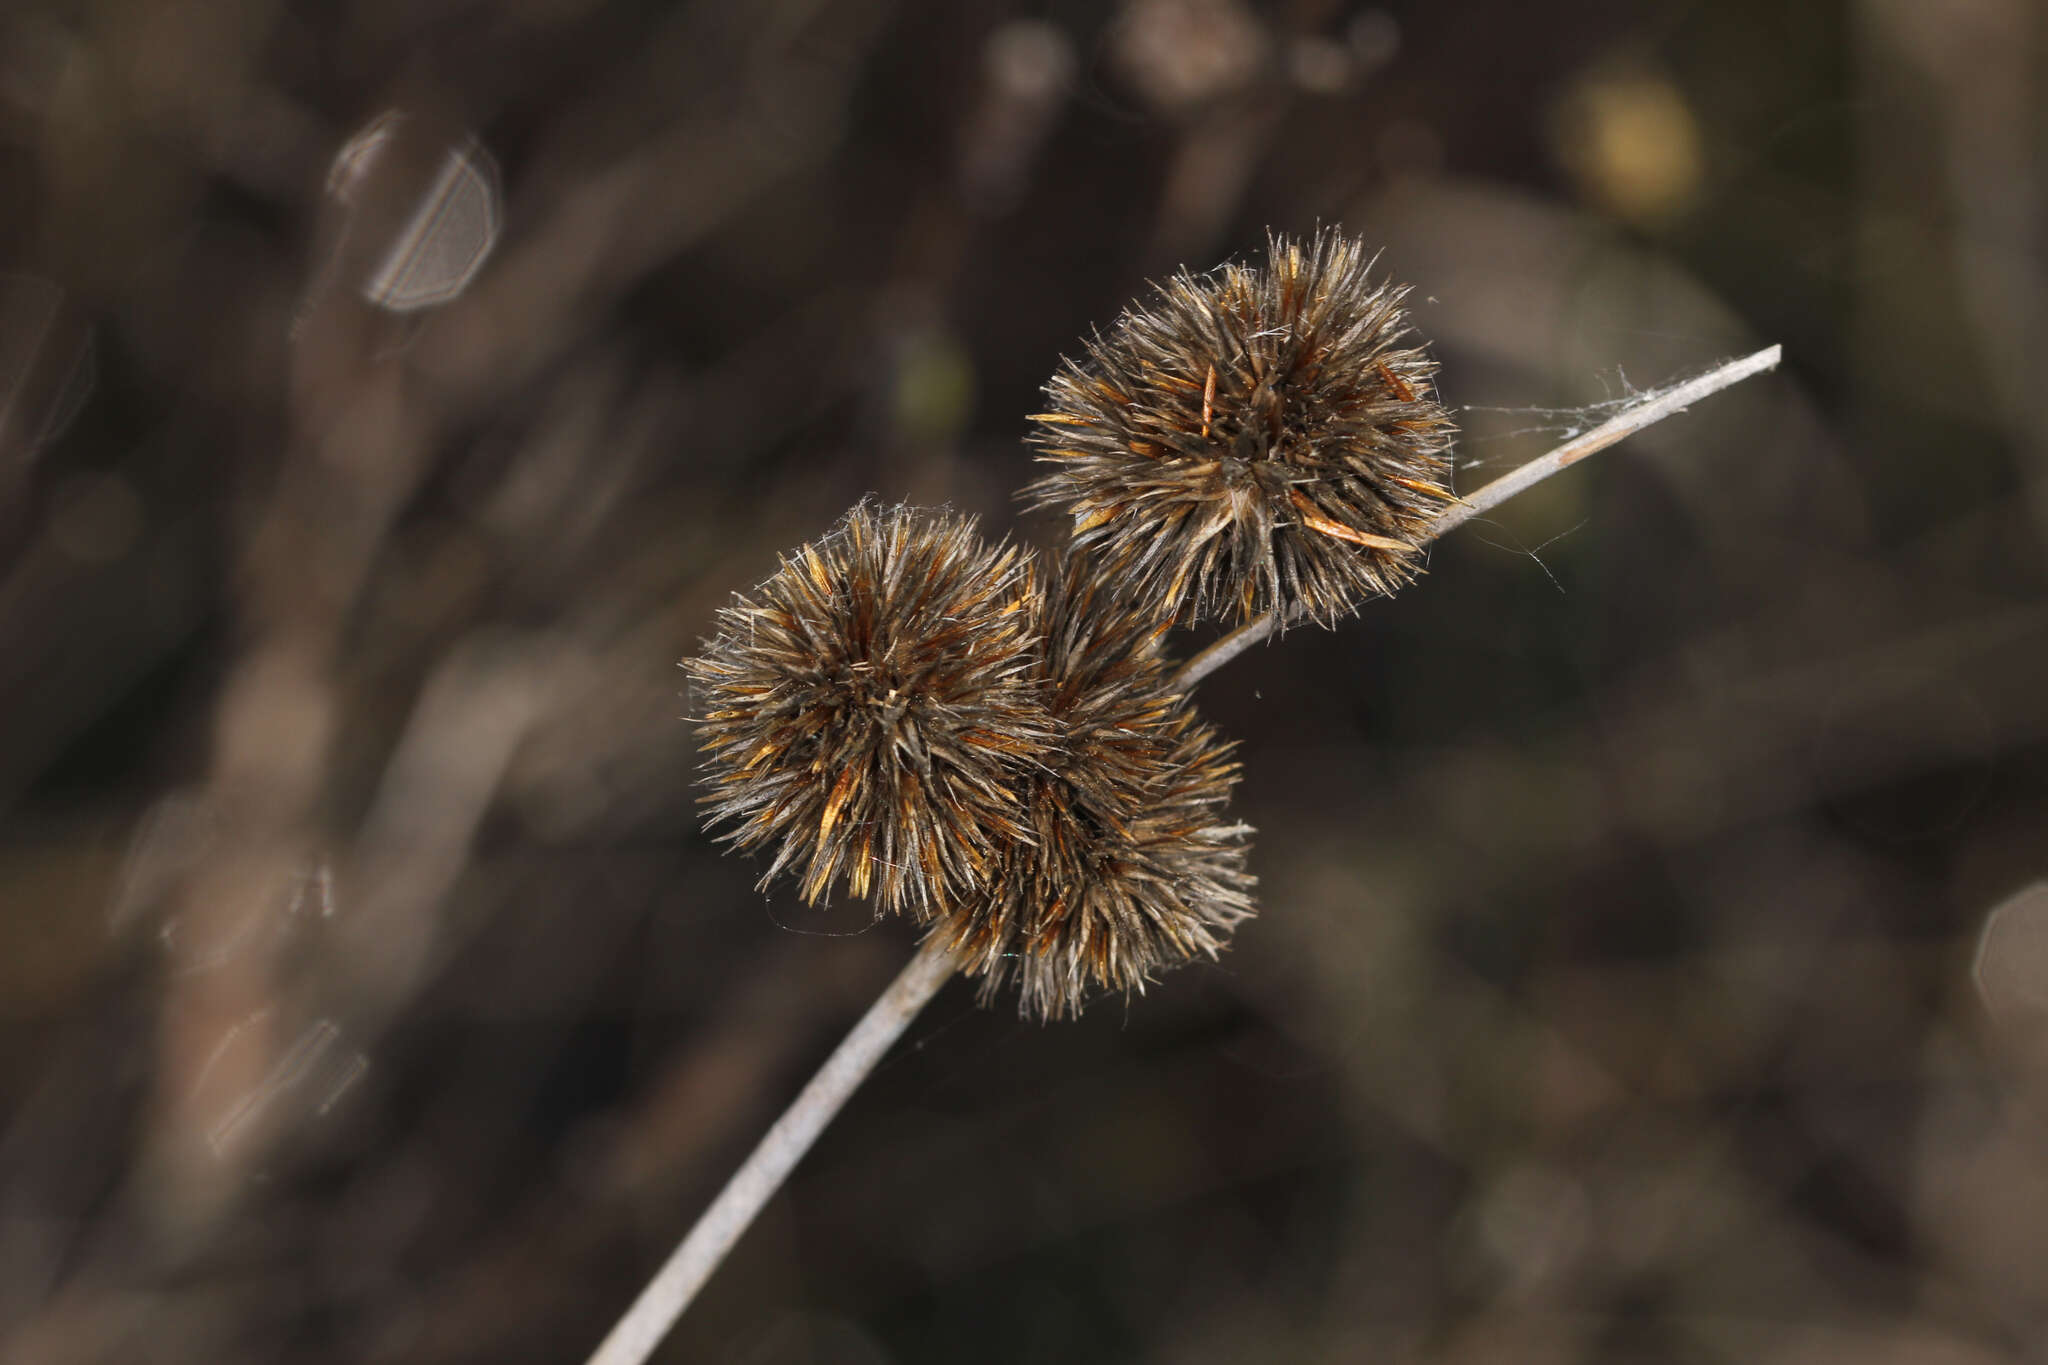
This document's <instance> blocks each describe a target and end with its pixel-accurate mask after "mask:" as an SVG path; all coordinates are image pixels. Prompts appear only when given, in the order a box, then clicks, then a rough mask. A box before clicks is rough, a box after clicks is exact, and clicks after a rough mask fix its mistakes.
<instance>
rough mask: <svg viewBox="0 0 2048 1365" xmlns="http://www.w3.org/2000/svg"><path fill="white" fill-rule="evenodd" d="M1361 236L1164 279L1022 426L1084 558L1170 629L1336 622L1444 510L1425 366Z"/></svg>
mask: <svg viewBox="0 0 2048 1365" xmlns="http://www.w3.org/2000/svg"><path fill="white" fill-rule="evenodd" d="M1405 293H1406V291H1405V290H1404V289H1402V288H1400V287H1398V286H1395V285H1391V284H1385V283H1375V282H1374V281H1373V279H1372V258H1371V257H1370V256H1369V255H1368V254H1367V253H1366V250H1365V248H1364V246H1363V245H1362V244H1360V243H1359V242H1357V241H1354V240H1352V239H1350V238H1347V237H1344V236H1341V235H1339V234H1337V233H1335V232H1329V231H1325V232H1321V233H1318V234H1317V235H1316V237H1315V238H1314V239H1313V240H1312V241H1310V242H1309V243H1307V244H1306V245H1304V244H1303V243H1301V242H1299V241H1296V240H1294V239H1292V238H1288V237H1284V236H1281V235H1278V234H1274V235H1273V236H1272V237H1270V238H1269V241H1268V248H1267V262H1266V266H1265V268H1264V269H1253V268H1250V267H1246V266H1240V265H1226V266H1224V267H1222V268H1221V269H1219V270H1216V271H1214V272H1213V273H1211V274H1208V275H1201V276H1196V275H1190V274H1187V273H1186V272H1183V273H1181V274H1180V275H1177V276H1175V277H1174V278H1173V279H1172V280H1170V281H1169V282H1168V283H1166V284H1165V285H1163V286H1161V287H1159V288H1158V290H1157V291H1156V294H1155V297H1154V298H1153V299H1152V301H1151V303H1150V304H1149V305H1148V306H1144V307H1136V308H1132V309H1130V310H1129V311H1127V312H1125V314H1124V315H1123V316H1122V317H1121V318H1119V319H1118V320H1117V323H1116V325H1115V327H1114V328H1112V329H1111V331H1110V333H1109V335H1108V336H1107V337H1100V336H1098V337H1096V338H1095V339H1094V340H1092V341H1090V342H1089V343H1088V345H1087V354H1086V358H1085V359H1084V360H1082V361H1078V362H1077V361H1073V360H1068V361H1065V362H1063V363H1062V365H1061V366H1060V369H1059V372H1058V373H1057V374H1055V375H1054V376H1053V378H1052V381H1051V383H1049V384H1048V385H1047V386H1046V394H1047V397H1049V398H1050V399H1051V401H1052V409H1051V411H1049V412H1044V413H1040V414H1038V415H1037V416H1036V417H1035V418H1034V419H1033V420H1034V421H1036V422H1037V423H1038V424H1039V429H1038V431H1037V432H1036V433H1034V435H1033V438H1032V439H1033V442H1034V444H1036V445H1037V447H1038V449H1039V458H1040V460H1042V461H1045V462H1048V463H1050V464H1052V465H1053V466H1055V467H1054V469H1053V471H1052V472H1051V473H1049V474H1046V475H1044V476H1043V477H1041V478H1040V479H1038V480H1037V481H1036V482H1034V483H1033V484H1031V486H1030V487H1029V488H1027V489H1026V490H1025V493H1024V496H1025V498H1026V500H1027V502H1028V504H1029V505H1030V506H1031V507H1033V508H1051V507H1058V508H1064V509H1065V510H1066V511H1067V512H1068V513H1069V514H1070V515H1071V516H1072V518H1073V537H1074V539H1073V543H1074V547H1075V549H1076V550H1077V551H1079V552H1081V553H1084V554H1088V555H1090V556H1092V557H1094V558H1096V559H1097V560H1098V561H1099V562H1100V567H1101V573H1102V575H1103V577H1104V579H1105V580H1106V581H1108V582H1111V583H1114V584H1115V585H1117V587H1118V589H1119V590H1120V591H1122V592H1123V593H1125V594H1126V595H1128V596H1130V597H1132V598H1133V599H1135V600H1137V601H1141V602H1145V603H1150V604H1153V606H1154V608H1155V609H1156V610H1158V611H1159V612H1160V613H1161V614H1162V615H1163V616H1166V617H1169V618H1173V619H1200V618H1213V617H1223V618H1231V619H1234V620H1235V621H1237V622H1240V623H1242V622H1245V621H1249V620H1252V619H1253V618H1255V617H1259V616H1263V615H1266V614H1268V613H1274V614H1276V615H1277V617H1278V618H1279V621H1280V623H1281V624H1282V625H1283V626H1284V625H1285V624H1286V623H1287V622H1288V621H1289V620H1291V619H1294V618H1298V617H1306V618H1307V619H1309V620H1312V621H1315V622H1317V623H1318V624H1321V625H1331V624H1333V623H1334V622H1335V621H1337V620H1338V619H1339V618H1340V617H1343V616H1345V615H1347V614H1349V613H1350V612H1352V611H1353V610H1355V609H1356V608H1357V606H1358V604H1359V603H1360V602H1361V601H1363V600H1365V599H1366V598H1368V597H1371V596H1374V595H1376V594H1380V593H1385V592H1391V591H1392V590H1394V589H1395V588H1398V587H1399V586H1401V585H1402V584H1403V583H1406V582H1408V581H1409V580H1410V579H1411V578H1413V577H1414V575H1415V573H1416V571H1417V569H1416V562H1417V550H1418V543H1419V541H1420V539H1421V538H1422V537H1423V535H1424V534H1425V533H1426V532H1427V531H1428V529H1429V526H1430V523H1431V521H1432V520H1433V519H1434V518H1435V517H1436V515H1437V514H1438V513H1439V512H1441V511H1443V510H1444V507H1445V506H1446V504H1448V503H1450V502H1452V501H1454V499H1453V497H1452V494H1451V493H1450V490H1449V488H1448V487H1447V483H1446V480H1447V477H1448V473H1449V467H1450V466H1449V457H1448V449H1449V445H1450V438H1451V430H1452V429H1451V422H1450V417H1449V414H1448V413H1446V412H1445V411H1444V409H1443V408H1442V407H1441V406H1439V405H1438V404H1437V403H1436V401H1435V400H1434V399H1433V398H1432V397H1431V396H1430V377H1431V376H1432V375H1433V374H1434V373H1435V371H1436V365H1435V362H1434V361H1432V360H1431V359H1430V358H1429V356H1428V355H1427V354H1426V353H1425V352H1423V351H1422V350H1420V349H1418V348H1416V347H1412V346H1404V345H1402V344H1401V343H1402V340H1403V338H1404V337H1405V336H1406V335H1407V325H1406V315H1405V314H1404V313H1403V311H1402V308H1401V300H1402V298H1403V296H1404V295H1405Z"/></svg>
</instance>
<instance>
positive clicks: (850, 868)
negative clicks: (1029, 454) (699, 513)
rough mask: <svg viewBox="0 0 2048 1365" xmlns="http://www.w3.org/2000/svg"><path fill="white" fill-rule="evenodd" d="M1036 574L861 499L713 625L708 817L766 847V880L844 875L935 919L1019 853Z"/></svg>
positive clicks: (806, 885) (1032, 751)
mask: <svg viewBox="0 0 2048 1365" xmlns="http://www.w3.org/2000/svg"><path fill="white" fill-rule="evenodd" d="M1035 598H1036V592H1035V589H1034V586H1033V583H1032V577H1031V566H1030V561H1029V559H1028V558H1026V557H1025V556H1024V555H1022V554H1020V552H1019V551H1018V550H1016V549H1015V548H1014V547H1012V546H1009V545H1007V544H1006V545H1002V546H998V547H994V548H991V547H990V546H989V545H987V544H986V543H985V542H984V541H983V540H982V539H981V538H980V537H979V536H978V535H977V534H975V530H974V522H973V520H972V519H971V518H967V517H955V516H946V515H942V514H938V513H933V512H929V511H924V510H921V509H916V508H909V507H893V508H887V509H878V508H876V507H874V506H872V505H870V504H868V503H862V504H861V505H859V506H857V507H855V508H854V509H853V510H852V511H851V512H849V513H847V514H846V516H845V518H844V519H843V520H842V521H841V522H840V523H839V525H838V526H836V527H835V528H833V530H832V531H831V533H830V534H828V535H827V536H825V537H824V538H823V539H822V540H818V541H816V542H814V543H812V544H810V545H806V546H805V547H804V548H803V549H801V550H799V551H797V553H796V554H795V555H794V556H793V557H791V558H789V559H785V560H784V561H783V563H782V567H781V568H780V569H778V570H777V571H776V572H775V573H774V574H773V575H772V576H771V577H770V578H769V579H768V581H767V582H765V583H763V584H761V586H760V587H759V588H758V589H756V590H755V592H754V594H753V596H752V597H750V598H748V597H743V598H740V599H738V600H737V601H736V602H735V603H734V605H732V606H730V607H726V608H724V609H722V610H721V611H720V612H719V628H718V633H717V634H716V635H715V636H714V637H713V638H711V639H710V640H707V641H706V642H705V644H704V649H703V653H702V655H701V656H699V657H698V658H695V659H689V660H686V661H685V664H684V666H685V667H686V668H688V670H689V672H690V676H691V678H692V680H693V681H694V682H695V683H696V684H697V688H698V695H697V703H698V707H699V709H700V711H701V712H702V714H703V716H704V719H703V722H702V731H701V740H702V744H703V748H704V752H705V754H706V761H705V770H706V772H707V773H708V775H709V780H710V784H711V788H712V791H711V794H710V795H709V796H707V797H705V798H704V800H705V801H706V803H707V804H708V805H709V806H710V808H711V815H710V821H711V823H713V824H718V823H720V822H724V823H727V824H730V825H731V826H733V828H731V829H730V830H728V831H727V832H726V833H725V834H724V835H722V836H721V837H722V838H724V839H725V840H727V841H729V842H730V843H731V844H733V846H734V847H736V848H739V849H742V850H751V849H756V848H761V847H765V846H769V845H773V846H774V847H775V858H774V861H773V862H772V863H771V864H770V866H769V868H768V871H767V872H766V874H764V875H763V876H762V878H761V884H762V885H763V886H764V887H765V886H766V885H767V884H768V883H769V882H770V881H771V880H773V879H774V877H775V876H776V874H777V873H779V872H781V871H782V870H783V869H784V868H790V869H793V870H798V871H800V874H801V877H802V881H801V883H800V889H801V891H802V894H803V897H804V899H805V900H806V901H810V902H813V903H815V902H816V901H817V899H818V898H819V897H820V896H821V895H823V894H824V893H825V892H826V891H827V890H828V889H829V888H830V886H831V885H832V883H833V882H834V881H836V880H837V879H838V878H840V877H841V876H844V877H845V879H846V883H847V885H848V887H849V888H850V889H851V890H852V891H853V893H854V894H855V895H863V896H865V895H872V896H873V897H874V900H875V903H876V904H877V906H878V907H879V908H880V909H882V910H886V911H890V912H907V913H909V914H911V915H913V916H915V917H916V918H918V919H927V918H930V917H931V916H932V915H934V914H936V913H937V912H938V911H939V909H940V908H942V907H944V906H946V905H949V904H952V903H953V902H955V901H956V900H957V899H958V898H959V897H960V896H962V895H965V894H972V893H975V892H978V891H980V889H981V888H982V887H983V886H984V884H985V883H986V881H987V878H988V873H989V870H990V867H991V864H992V861H993V858H994V856H995V851H996V850H997V849H998V848H1005V847H1009V846H1011V845H1014V844H1016V843H1018V842H1020V841H1028V840H1029V839H1030V838H1031V832H1030V829H1029V826H1028V824H1027V823H1026V817H1025V812H1024V810H1023V807H1022V805H1021V804H1020V802H1019V800H1018V797H1017V794H1016V787H1017V773H1018V770H1019V769H1020V768H1023V767H1025V766H1028V765H1029V764H1031V763H1032V762H1035V761H1036V759H1037V756H1038V755H1039V754H1040V753H1041V751H1042V750H1043V749H1044V748H1045V746H1046V745H1047V744H1048V743H1049V742H1050V741H1051V738H1052V733H1051V731H1050V729H1049V722H1048V720H1047V717H1046V714H1045V710H1044V708H1043V706H1042V705H1041V704H1040V701H1039V684H1038V683H1037V682H1036V681H1035V680H1034V679H1032V678H1031V677H1029V676H1027V675H1028V673H1029V671H1030V669H1031V668H1032V664H1033V659H1034V658H1035V653H1036V651H1035V649H1034V645H1035V640H1034V638H1033V630H1034V626H1033V622H1032V610H1031V604H1032V602H1033V601H1034V600H1035Z"/></svg>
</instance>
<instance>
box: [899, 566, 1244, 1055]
mask: <svg viewBox="0 0 2048 1365" xmlns="http://www.w3.org/2000/svg"><path fill="white" fill-rule="evenodd" d="M1090 570H1091V566H1090V565H1088V564H1087V563H1085V562H1083V561H1078V560H1073V559H1067V558H1064V557H1063V558H1062V562H1060V563H1059V564H1057V565H1056V566H1055V567H1054V569H1053V570H1052V571H1051V572H1050V573H1048V574H1047V575H1046V584H1045V587H1044V590H1043V592H1042V593H1041V595H1040V598H1039V601H1040V608H1039V611H1040V617H1039V620H1040V626H1041V631H1042V634H1043V636H1044V644H1043V647H1042V650H1041V652H1040V654H1039V656H1038V659H1037V663H1036V666H1035V669H1034V674H1035V676H1036V677H1037V678H1038V679H1039V680H1040V681H1041V682H1042V683H1043V685H1044V697H1045V705H1046V709H1047V710H1048V712H1050V714H1051V716H1052V719H1053V722H1054V724H1055V727H1056V729H1057V733H1058V738H1057V739H1056V741H1055V742H1054V744H1053V745H1052V746H1051V748H1050V749H1049V750H1048V751H1047V753H1046V755H1045V756H1044V757H1043V759H1042V760H1041V761H1040V763H1039V764H1038V765H1037V766H1035V767H1033V768H1031V769H1029V770H1027V771H1026V772H1025V773H1024V775H1023V791H1022V801H1023V804H1024V807H1025V810H1026V812H1027V820H1028V823H1029V824H1030V826H1031V830H1032V835H1033V837H1032V838H1031V839H1030V840H1028V841H1025V840H1019V841H1017V842H1015V843H1013V844H1011V845H1010V846H1008V847H1007V848H1006V849H1005V850H1004V851H1003V857H1002V859H1001V861H1000V862H999V863H998V865H997V868H996V873H995V876H994V878H993V879H992V880H991V882H990V885H989V886H988V888H987V890H986V891H985V892H984V893H983V894H982V895H981V896H979V897H976V898H974V899H972V900H970V901H967V902H965V903H964V904H963V905H962V906H961V907H960V908H959V909H958V910H957V911H956V912H955V913H954V914H952V915H951V916H950V917H948V918H947V920H946V921H945V922H944V923H943V924H941V925H940V927H939V928H937V929H935V930H934V931H933V933H934V934H935V935H938V936H942V937H944V938H945V939H946V940H947V942H948V944H949V946H950V947H952V948H953V949H955V950H956V951H957V952H958V953H959V955H960V958H961V966H962V970H964V971H966V972H969V973H970V974H974V975H979V976H981V977H982V978H983V981H982V991H981V996H982V1000H983V1002H984V1003H986V1002H987V1001H988V1000H990V999H991V998H993V997H994V995H995V994H996V993H997V988H998V987H999V986H1000V985H1001V984H1002V983H1003V982H1004V981H1005V980H1007V979H1010V978H1012V977H1014V979H1015V980H1016V982H1017V986H1018V989H1019V993H1020V1001H1019V1010H1020V1012H1021V1013H1023V1014H1025V1015H1026V1016H1033V1015H1035V1016H1037V1017H1040V1018H1048V1019H1049V1018H1053V1017H1055V1016H1059V1015H1076V1014H1079V1013H1080V1011H1081V1007H1082V1005H1083V1004H1084V1003H1085V1002H1086V1000H1087V998H1088V995H1089V992H1090V991H1091V989H1111V990H1121V991H1127V992H1128V991H1142V990H1143V989H1144V988H1145V985H1146V983H1147V982H1148V981H1149V980H1150V979H1151V977H1152V975H1153V974H1154V973H1155V972H1157V971H1160V970H1162V969H1164V968H1167V967H1170V966H1173V965H1176V964H1178V963H1181V962H1184V961H1186V960H1188V959H1189V958H1192V957H1196V956H1209V957H1214V956H1215V955H1216V953H1217V951H1218V950H1219V948H1221V946H1222V944H1223V942H1224V940H1225V938H1226V937H1227V936H1228V933H1229V931H1230V929H1231V928H1232V927H1234V926H1235V925H1237V924H1238V923H1240V922H1241V921H1243V920H1245V919H1248V918H1250V917H1251V915H1252V914H1253V913H1254V910H1253V906H1252V900H1251V887H1252V884H1253V881H1254V879H1253V878H1252V876H1251V875H1250V874H1249V873H1248V872H1247V871H1246V870H1245V856H1246V853H1247V851H1248V850H1247V845H1246V842H1245V841H1246V838H1247V836H1248V835H1249V834H1250V833H1251V830H1250V828H1249V827H1248V826H1245V825H1242V824H1230V823H1227V822H1226V821H1225V820H1224V818H1223V816H1222V809H1223V807H1224V806H1225V804H1226V803H1227V802H1228V801H1229V798H1230V793H1231V789H1232V788H1233V787H1235V786H1236V784H1237V776H1238V765H1237V763H1236V762H1234V761H1233V760H1232V759H1231V757H1230V754H1231V750H1232V748H1233V746H1232V745H1230V744H1227V743H1225V742H1223V740H1222V739H1221V738H1219V737H1218V735H1217V734H1216V732H1215V730H1214V729H1213V728H1212V727H1210V726H1209V725H1208V724H1206V723H1204V722H1203V721H1201V720H1199V719H1198V718H1197V717H1196V715H1195V711H1194V706H1193V703H1192V702H1191V701H1190V700H1188V699H1187V698H1186V697H1185V696H1183V695H1180V694H1178V693H1176V692H1174V691H1172V690H1171V688H1170V680H1171V678H1172V673H1173V668H1172V665H1171V663H1170V662H1169V660H1168V658H1167V656H1166V652H1165V650H1164V648H1163V644H1162V637H1163V636H1164V634H1165V630H1166V627H1165V625H1164V624H1163V623H1162V622H1160V621H1158V620H1156V619H1153V618H1152V617H1151V616H1149V615H1148V614H1146V613H1145V612H1143V611H1142V610H1138V609H1134V608H1133V607H1131V606H1130V605H1129V604H1127V603H1124V602H1122V601H1121V600H1119V599H1116V598H1114V597H1112V596H1111V595H1110V594H1108V593H1107V592H1106V591H1104V590H1102V588H1101V587H1100V585H1098V584H1097V583H1096V582H1094V581H1093V578H1092V576H1091V571H1090Z"/></svg>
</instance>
